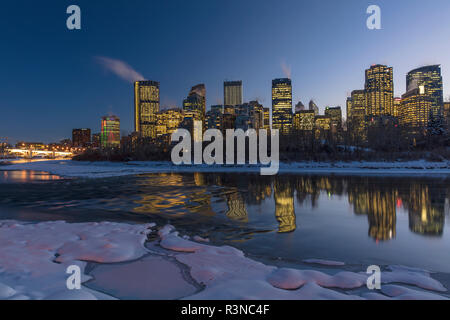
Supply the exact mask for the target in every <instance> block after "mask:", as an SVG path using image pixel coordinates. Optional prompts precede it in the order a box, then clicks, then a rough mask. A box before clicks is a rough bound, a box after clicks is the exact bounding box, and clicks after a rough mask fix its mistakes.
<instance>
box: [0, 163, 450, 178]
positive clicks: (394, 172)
mask: <svg viewBox="0 0 450 320" xmlns="http://www.w3.org/2000/svg"><path fill="white" fill-rule="evenodd" d="M260 168H261V167H260V166H251V165H242V166H237V165H236V166H216V165H214V166H208V165H191V166H186V165H183V166H176V165H173V164H172V163H170V162H149V161H142V162H139V161H134V162H126V163H122V162H120V163H118V162H78V161H72V160H50V161H39V162H29V163H18V164H10V165H2V166H0V171H1V170H6V171H8V170H35V171H43V172H48V173H51V174H55V175H59V176H61V177H74V178H75V177H80V178H105V177H117V176H127V175H135V174H144V173H170V172H178V173H190V172H205V173H214V172H216V173H224V172H226V173H243V172H244V173H257V174H259V173H260ZM286 173H292V174H318V175H320V174H334V175H362V176H371V175H377V176H430V175H431V176H438V177H442V176H443V177H446V176H450V163H449V162H427V161H424V160H418V161H408V162H336V163H328V162H327V163H325V162H294V163H281V164H280V170H279V174H286Z"/></svg>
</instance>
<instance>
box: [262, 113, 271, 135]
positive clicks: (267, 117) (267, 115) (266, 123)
mask: <svg viewBox="0 0 450 320" xmlns="http://www.w3.org/2000/svg"><path fill="white" fill-rule="evenodd" d="M263 112H264V125H263V129H266V130H270V109H269V108H264V109H263Z"/></svg>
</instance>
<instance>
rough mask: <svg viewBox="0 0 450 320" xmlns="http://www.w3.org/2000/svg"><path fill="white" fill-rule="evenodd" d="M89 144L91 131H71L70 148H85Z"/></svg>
mask: <svg viewBox="0 0 450 320" xmlns="http://www.w3.org/2000/svg"><path fill="white" fill-rule="evenodd" d="M90 144H91V129H73V130H72V146H74V147H86V146H88V145H90Z"/></svg>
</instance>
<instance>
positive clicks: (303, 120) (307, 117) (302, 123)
mask: <svg viewBox="0 0 450 320" xmlns="http://www.w3.org/2000/svg"><path fill="white" fill-rule="evenodd" d="M315 117H316V115H315V112H314V111H313V110H299V111H297V112H295V114H294V130H295V131H312V130H314V122H315Z"/></svg>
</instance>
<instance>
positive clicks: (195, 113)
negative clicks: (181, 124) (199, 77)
mask: <svg viewBox="0 0 450 320" xmlns="http://www.w3.org/2000/svg"><path fill="white" fill-rule="evenodd" d="M183 111H184V113H185V116H186V117H192V118H193V119H194V120H198V121H202V122H203V124H204V121H205V116H206V87H205V85H204V84H198V85H196V86H194V87H192V89H191V91H190V92H189V95H188V96H187V98H186V99H184V100H183Z"/></svg>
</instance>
